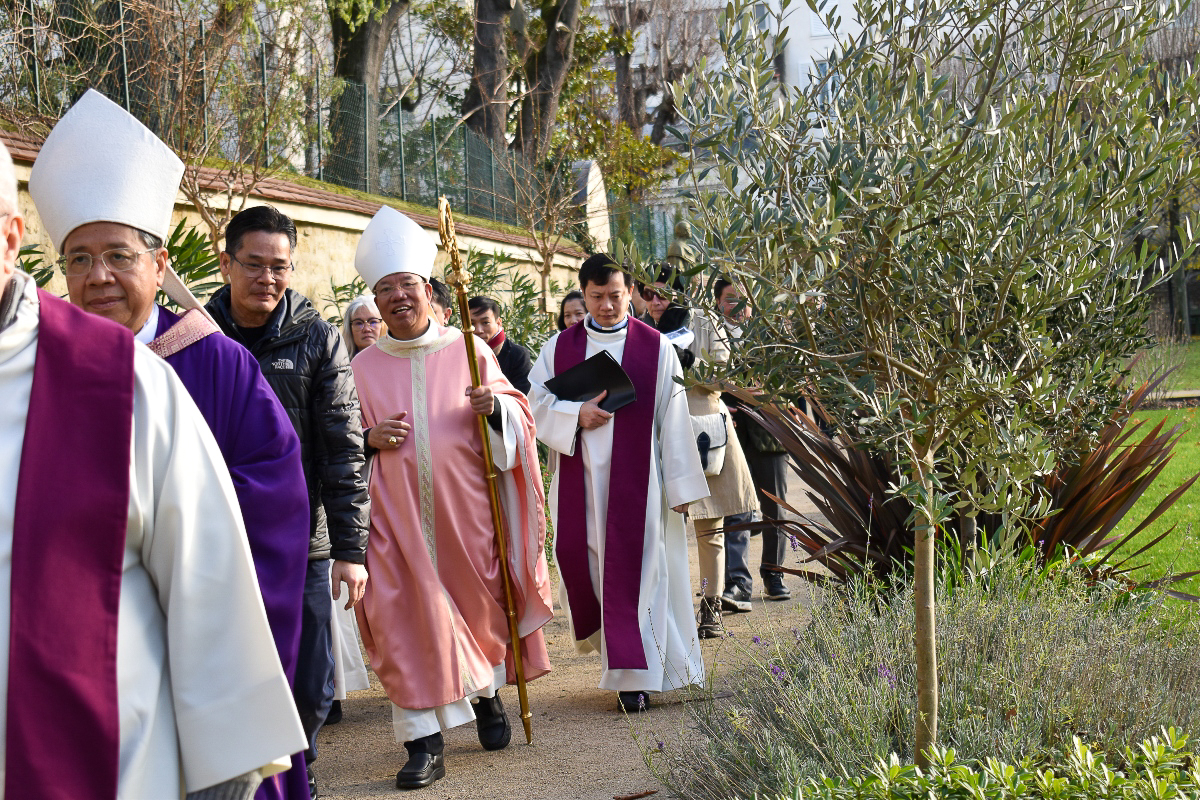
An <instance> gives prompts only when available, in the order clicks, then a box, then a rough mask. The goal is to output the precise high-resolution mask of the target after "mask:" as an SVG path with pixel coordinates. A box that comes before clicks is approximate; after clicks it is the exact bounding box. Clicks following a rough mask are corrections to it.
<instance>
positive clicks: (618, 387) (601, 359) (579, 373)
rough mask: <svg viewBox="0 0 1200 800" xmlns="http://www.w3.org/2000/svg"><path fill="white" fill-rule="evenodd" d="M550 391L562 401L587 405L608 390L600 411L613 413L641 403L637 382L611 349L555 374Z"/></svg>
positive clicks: (549, 383) (548, 386)
mask: <svg viewBox="0 0 1200 800" xmlns="http://www.w3.org/2000/svg"><path fill="white" fill-rule="evenodd" d="M546 388H547V389H549V390H550V391H551V392H553V393H554V396H555V397H557V398H558V399H559V400H566V401H568V402H572V403H586V402H587V401H588V400H591V399H592V398H594V397H596V396H597V395H599V394H600V393H601V392H603V391H605V390H607V391H608V394H607V395H605V396H604V399H603V400H601V401H600V408H602V409H604V410H605V411H608V412H609V413H612V412H614V411H616V410H617V409H618V408H623V407H624V406H627V405H629V404H630V403H632V402H633V401H634V400H637V390H636V389H634V388H633V381H631V380H629V375H627V374H626V373H625V370H623V369H622V368H621V365H620V363H618V362H617V360H616V359H615V358H613V357H612V356H611V355H609V353H608V351H607V350H601V351H600V352H599V353H596V355H594V356H592V357H591V358H589V359H587V360H585V361H581V362H580V363H578V364H576V365H575V366H573V367H571V368H570V369H569V370H567V371H566V372H564V373H562V374H560V375H555V376H554V377H553V378H551V379H550V380H548V381H546Z"/></svg>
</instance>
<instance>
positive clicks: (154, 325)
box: [133, 303, 158, 344]
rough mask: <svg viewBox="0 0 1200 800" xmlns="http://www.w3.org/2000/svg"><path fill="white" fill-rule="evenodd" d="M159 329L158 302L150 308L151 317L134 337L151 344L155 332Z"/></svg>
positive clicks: (143, 342)
mask: <svg viewBox="0 0 1200 800" xmlns="http://www.w3.org/2000/svg"><path fill="white" fill-rule="evenodd" d="M157 330H158V303H155V304H154V306H153V307H152V308H151V309H150V317H149V319H147V320H146V324H145V325H143V326H142V329H141V330H140V331H138V332H137V333H136V334H134V336H133V338H134V339H137V340H138V341H139V342H141V343H142V344H150V343H151V342H153V341H154V334H155V332H156V331H157Z"/></svg>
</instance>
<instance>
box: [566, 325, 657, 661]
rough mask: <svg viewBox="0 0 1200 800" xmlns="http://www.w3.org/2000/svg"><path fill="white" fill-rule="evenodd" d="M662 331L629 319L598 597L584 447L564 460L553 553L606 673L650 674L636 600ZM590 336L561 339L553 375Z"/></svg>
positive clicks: (577, 333) (583, 349) (579, 631)
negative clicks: (629, 390) (630, 398)
mask: <svg viewBox="0 0 1200 800" xmlns="http://www.w3.org/2000/svg"><path fill="white" fill-rule="evenodd" d="M659 336H660V334H659V333H658V332H657V331H656V330H654V329H653V328H651V327H650V326H649V325H646V324H645V323H642V322H638V321H637V320H636V319H633V318H630V320H629V330H628V333H627V334H626V338H625V350H624V352H623V353H622V355H621V366H622V367H623V368H624V369H625V372H626V373H627V374H628V375H629V378H630V380H632V381H633V386H634V389H636V390H637V400H635V401H634V402H633V403H631V404H630V405H627V406H625V407H624V408H621V409H619V410H618V411H617V412H616V413H615V414H614V415H613V418H612V420H611V421H610V422H609V423H608V424H609V425H612V426H613V443H612V448H613V452H612V462H611V474H610V475H609V483H608V502H607V517H608V519H607V523H606V525H605V530H604V570H603V582H604V585H603V587H601V597H600V598H599V599H598V598H597V597H596V593H595V589H594V588H593V587H592V578H591V568H590V566H589V564H588V543H587V516H586V515H587V495H586V492H585V484H584V469H585V467H584V463H583V452H582V447H576V449H575V454H574V455H570V456H568V455H564V454H560V455H559V462H558V463H559V465H560V466H559V476H558V514H559V518H558V520H556V524H557V531H556V536H557V537H558V543H557V544H556V546H555V552H556V556H557V558H558V562H559V566H560V568H561V570H562V580H563V583H564V584H565V585H566V587H567V596H568V597H569V599H570V606H571V623H572V626H573V628H574V630H575V637H576V639H586V638H587V637H589V636H591V635H592V634H594V633H595V632H596V631H597V630H600V629H601V623H602V622H603V635H604V646H605V652H606V654H607V656H608V668H609V669H646V651H645V648H644V647H643V646H642V635H641V625H640V622H639V615H638V602H639V600H640V595H641V582H642V554H643V552H644V548H645V540H646V514H647V508H646V504H647V502H648V496H647V489H648V488H649V486H650V481H651V479H652V478H653V479H659V478H657V477H656V476H652V475H651V466H652V463H653V460H654V454H653V451H652V447H653V445H654V441H655V438H656V437H655V435H654V430H655V419H654V410H655V407H656V405H657V396H658V366H659V364H658V362H659ZM586 353H587V332H586V331H585V330H584V326H583V325H575V326H573V327H571V328H568V329H567V330H566V331H565V332H563V333H561V334H559V337H558V344H557V345H556V347H555V351H554V372H555V374H559V373H561V372H563V371H565V370H567V369H570V368H571V367H573V366H575V365H576V364H578V363H580V362H581V361H583V359H584V357H585V355H586Z"/></svg>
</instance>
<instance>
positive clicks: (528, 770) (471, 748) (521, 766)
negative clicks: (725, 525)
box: [314, 486, 808, 800]
mask: <svg viewBox="0 0 1200 800" xmlns="http://www.w3.org/2000/svg"><path fill="white" fill-rule="evenodd" d="M800 488H801V487H799V486H796V487H793V486H789V487H788V494H789V499H790V500H792V501H793V502H796V501H799V500H800V499H801V498H802V497H803V495H802V493H801V491H800ZM800 510H804V509H800ZM689 538H690V539H691V546H690V550H691V562H692V583H693V585H694V586H696V587H698V586H699V578H698V577H697V574H698V573H697V567H696V547H695V538H694V537H689ZM760 541H761V540H760V537H757V536H755V537H752V538H751V545H750V555H749V563H750V564H751V573H752V574H753V575H754V578H755V591H756V595H755V597H754V599H753V611H752V612H751V613H749V614H733V615H728V614H727V615H725V617H724V623H725V626H726V629H727V631H729V632H732V633H733V634H734V636H733V637H732V638H731V639H729V640H720V639H714V640H708V641H705V642H703V643H702V647H703V649H704V660H705V666H706V667H707V668H708V669H709V671H710V672H713V673H715V674H716V675H717V676H718V677H720V676H722V675H725V674H728V673H729V672H730V671H732V670H734V669H736V659H737V652H736V651H737V647H736V645H731V643H732V642H734V641H735V640H736V641H745V640H747V639H749V637H750V636H752V635H753V634H754V632H755V631H761V630H766V629H771V628H785V629H786V628H787V627H789V626H791V625H793V624H794V620H795V618H796V615H797V613H798V612H799V611H801V610H802V608H803V607H804V605H806V604H805V602H804V600H805V598H807V597H808V585H807V583H806V582H805V581H804V580H803V579H800V578H796V577H794V576H787V577H786V578H785V581H786V583H787V585H788V586H789V587H790V588H791V589H792V592H793V597H792V599H791V600H788V601H784V602H769V601H766V600H764V599H763V598H762V597H761V596H758V595H757V592H758V591H759V590H760V588H761V586H760V582H759V580H758V575H757V569H756V567H757V565H758V563H759V558H760V554H761V543H760ZM698 601H699V599H698V598H697V602H698ZM545 631H546V641H547V645H548V647H549V650H550V661H551V664H553V667H554V668H553V670H552V671H551V673H550V674H549V675H546V676H544V677H542V678H540V679H538V680H537V681H534V682H533V683H531V684H530V685H529V702H530V708H531V710H532V712H533V744H532V745H526V744H525V738H524V734H523V732H522V730H521V724H520V717H519V711H518V705H517V692H516V689H515V687H511V686H510V687H506V688H505V689H503V690H501V697H502V698H503V699H504V703H505V707H506V709H507V711H508V718H509V723H510V724H511V725H512V726H513V738H512V743H511V744H510V745H509V746H508V748H507V749H505V750H501V751H498V752H486V751H484V750H483V749H482V748H481V747H480V746H479V741H478V739H477V737H476V733H475V726H474V725H464V726H461V727H458V728H455V729H452V730H450V731H446V732H445V738H446V777H445V778H444V779H443V780H440V781H437V782H436V783H434V784H433V785H432V786H430V787H428V788H425V789H421V790H417V791H415V792H410V793H408V792H401V791H399V790H397V789H396V788H395V780H396V772H397V771H399V769H400V768H401V767H402V766H403V765H404V761H405V759H406V753H405V751H404V748H403V747H402V746H401V745H399V744H397V743H396V742H395V740H394V737H393V735H392V724H391V711H390V706H389V704H388V701H387V698H386V696H385V695H384V694H383V690H382V689H381V688H380V686H379V682H378V681H377V680H376V679H375V676H374V675H373V674H372V675H371V689H369V690H366V691H362V692H355V693H352V694H351V695H350V697H349V699H347V700H346V701H344V702H343V703H342V707H343V711H344V716H343V720H342V722H341V723H339V724H338V725H334V726H327V727H326V728H324V729H323V730H322V732H321V734H320V738H319V742H318V749H319V758H318V760H317V761H316V763H315V764H314V769H315V772H316V774H317V780H318V783H319V785H320V790H321V797H323V798H329V800H333V798H395V797H397V796H398V795H404V794H411V795H412V796H416V797H421V798H428V799H429V800H433V799H434V798H439V799H440V798H472V799H477V800H490V799H491V798H495V799H496V800H500V799H501V798H504V800H551V798H553V800H564V799H565V800H612V798H626V797H629V796H637V797H640V796H643V795H642V793H644V792H654V791H656V790H657V794H655V795H653V797H655V799H656V800H657V798H659V797H665V796H666V792H665V791H664V790H663V789H662V787H661V785H660V784H659V783H658V782H657V781H656V780H655V779H654V777H653V775H651V773H650V771H649V769H648V767H647V766H646V764H645V763H644V761H643V759H642V750H641V747H640V746H639V744H638V742H637V741H636V740H635V736H640V737H641V738H642V740H643V741H644V742H645V743H646V746H647V747H654V746H655V745H656V742H657V741H658V740H659V739H662V738H664V737H665V736H679V735H681V731H682V730H683V728H684V725H685V719H684V717H685V715H684V710H683V693H682V692H667V693H665V694H661V695H656V696H654V698H653V702H654V707H653V708H652V709H651V710H650V711H649V712H647V713H645V714H641V715H634V716H628V715H625V714H623V713H620V712H618V711H617V708H616V700H617V698H616V693H615V692H611V691H604V690H601V689H598V688H596V684H597V683H598V682H599V680H600V661H599V657H598V656H597V655H596V654H594V653H591V654H588V655H586V656H581V655H576V654H575V650H574V647H573V645H572V642H571V640H570V632H569V629H568V625H567V621H566V619H565V618H564V617H563V616H562V615H561V614H559V615H558V616H556V617H555V619H554V620H553V621H551V622H550V623H549V624H548V625H547V626H546V628H545Z"/></svg>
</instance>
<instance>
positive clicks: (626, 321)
mask: <svg viewBox="0 0 1200 800" xmlns="http://www.w3.org/2000/svg"><path fill="white" fill-rule="evenodd" d="M587 326H588V327H589V328H591V329H592V330H594V331H596V332H597V333H616V332H617V331H621V330H624V329H625V328H627V327H629V315H628V314H626V315H625V317H624V319H622V320H621V321H620V322H618V323H617V324H616V325H613V326H612V327H611V328H605V327H603V326H601V325H597V324H596V320H594V319H592V315H591V314H588V315H587Z"/></svg>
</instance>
